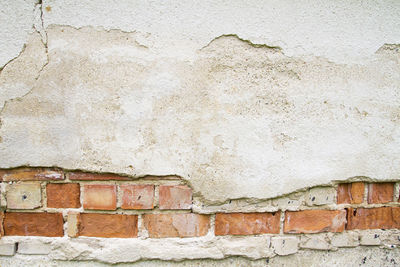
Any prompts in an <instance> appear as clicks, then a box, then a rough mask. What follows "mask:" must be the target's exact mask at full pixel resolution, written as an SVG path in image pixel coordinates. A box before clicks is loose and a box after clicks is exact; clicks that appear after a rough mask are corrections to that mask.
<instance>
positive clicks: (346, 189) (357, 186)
mask: <svg viewBox="0 0 400 267" xmlns="http://www.w3.org/2000/svg"><path fill="white" fill-rule="evenodd" d="M363 201H364V183H361V182H357V183H349V184H339V185H338V189H337V203H338V204H343V203H348V204H360V203H363Z"/></svg>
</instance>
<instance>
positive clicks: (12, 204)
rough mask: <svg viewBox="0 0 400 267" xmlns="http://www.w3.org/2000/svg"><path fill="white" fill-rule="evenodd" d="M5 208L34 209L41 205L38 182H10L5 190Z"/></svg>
mask: <svg viewBox="0 0 400 267" xmlns="http://www.w3.org/2000/svg"><path fill="white" fill-rule="evenodd" d="M6 198H7V208H9V209H35V208H38V207H40V206H41V205H42V194H41V189H40V184H39V183H23V184H11V185H8V186H7V192H6Z"/></svg>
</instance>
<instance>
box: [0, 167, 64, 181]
mask: <svg viewBox="0 0 400 267" xmlns="http://www.w3.org/2000/svg"><path fill="white" fill-rule="evenodd" d="M0 175H1V180H2V181H47V180H63V179H64V173H63V171H61V170H57V169H51V168H16V169H10V170H3V171H2V172H0Z"/></svg>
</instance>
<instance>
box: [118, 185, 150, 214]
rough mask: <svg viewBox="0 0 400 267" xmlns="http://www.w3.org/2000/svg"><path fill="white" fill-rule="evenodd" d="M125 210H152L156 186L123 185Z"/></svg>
mask: <svg viewBox="0 0 400 267" xmlns="http://www.w3.org/2000/svg"><path fill="white" fill-rule="evenodd" d="M120 188H121V190H122V205H121V208H123V209H152V208H153V203H154V185H121V186H120Z"/></svg>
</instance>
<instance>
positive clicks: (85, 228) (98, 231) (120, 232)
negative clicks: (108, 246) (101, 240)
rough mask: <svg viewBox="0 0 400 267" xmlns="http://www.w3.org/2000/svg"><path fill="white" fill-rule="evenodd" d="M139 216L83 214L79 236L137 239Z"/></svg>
mask: <svg viewBox="0 0 400 267" xmlns="http://www.w3.org/2000/svg"><path fill="white" fill-rule="evenodd" d="M137 221H138V216H137V215H122V214H99V213H81V214H79V215H78V235H79V236H90V237H115V238H129V237H137V232H138V227H137Z"/></svg>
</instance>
